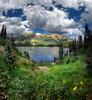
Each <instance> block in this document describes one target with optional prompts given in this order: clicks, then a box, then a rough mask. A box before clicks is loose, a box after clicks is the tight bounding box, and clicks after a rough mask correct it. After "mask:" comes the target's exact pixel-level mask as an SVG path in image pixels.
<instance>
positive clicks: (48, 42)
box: [16, 33, 68, 46]
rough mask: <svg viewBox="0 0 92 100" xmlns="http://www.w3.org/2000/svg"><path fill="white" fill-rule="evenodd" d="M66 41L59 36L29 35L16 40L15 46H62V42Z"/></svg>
mask: <svg viewBox="0 0 92 100" xmlns="http://www.w3.org/2000/svg"><path fill="white" fill-rule="evenodd" d="M67 41H68V40H67V39H66V38H65V37H64V36H63V35H59V34H39V33H37V34H30V35H26V36H24V37H21V39H17V40H16V44H17V45H20V46H21V45H36V46H37V45H43V46H55V45H62V42H67Z"/></svg>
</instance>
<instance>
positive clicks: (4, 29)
mask: <svg viewBox="0 0 92 100" xmlns="http://www.w3.org/2000/svg"><path fill="white" fill-rule="evenodd" d="M6 35H7V32H6V26H5V25H3V26H2V29H1V38H3V39H6Z"/></svg>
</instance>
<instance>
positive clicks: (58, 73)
mask: <svg viewBox="0 0 92 100" xmlns="http://www.w3.org/2000/svg"><path fill="white" fill-rule="evenodd" d="M3 55H4V54H0V69H1V68H2V69H4V70H5V71H7V66H6V65H5V63H4V60H3V57H4V56H3ZM66 62H67V57H65V58H64V59H63V63H62V64H49V65H48V64H47V65H42V66H43V67H44V66H45V69H46V70H45V69H43V70H44V71H40V70H41V69H39V70H36V69H38V67H39V65H35V64H34V63H33V62H32V61H30V60H28V59H27V58H24V57H22V56H19V55H18V54H17V53H16V70H14V72H13V74H14V76H13V78H12V79H11V81H10V82H9V88H8V100H85V99H86V97H87V95H88V94H89V93H92V87H91V84H92V79H91V78H90V77H89V76H88V75H87V73H86V63H85V56H84V55H79V56H76V57H75V56H70V57H69V63H68V64H66ZM46 66H47V68H46ZM47 69H48V70H47ZM35 70H36V71H35ZM8 74H9V73H8ZM2 79H3V78H2ZM0 81H1V79H0ZM4 83H6V81H5V82H4ZM6 87H7V86H6ZM80 98H81V99H80Z"/></svg>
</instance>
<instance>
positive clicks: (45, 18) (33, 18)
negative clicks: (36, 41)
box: [0, 0, 92, 34]
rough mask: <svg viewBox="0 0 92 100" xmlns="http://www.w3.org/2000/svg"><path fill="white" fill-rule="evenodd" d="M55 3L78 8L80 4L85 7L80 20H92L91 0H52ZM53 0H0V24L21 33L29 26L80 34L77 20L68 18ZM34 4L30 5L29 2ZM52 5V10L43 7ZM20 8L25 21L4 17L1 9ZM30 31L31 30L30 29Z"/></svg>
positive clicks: (10, 30) (10, 31) (9, 31)
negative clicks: (25, 18)
mask: <svg viewBox="0 0 92 100" xmlns="http://www.w3.org/2000/svg"><path fill="white" fill-rule="evenodd" d="M54 1H55V2H56V3H57V4H60V5H62V6H63V7H64V8H67V9H68V8H73V9H76V10H79V9H80V6H84V7H86V9H85V12H84V13H82V14H81V19H80V21H81V22H83V21H84V19H86V20H87V22H89V23H91V22H92V12H91V10H92V1H91V0H54ZM52 2H53V0H0V26H1V25H3V24H6V25H7V27H8V33H12V32H15V33H19V34H20V33H23V32H25V31H26V30H30V27H31V28H44V29H46V30H48V31H49V32H54V33H59V32H62V31H64V30H66V32H67V33H73V34H74V33H77V34H80V33H81V31H80V29H79V28H78V22H75V20H74V19H72V18H71V19H69V17H68V14H69V12H66V11H65V10H64V9H57V8H56V7H55V6H54V5H53V4H52ZM32 3H33V4H34V6H32V5H31V4H32ZM43 5H44V6H45V7H53V11H49V10H46V9H45V8H44V7H42V6H43ZM11 8H13V9H16V8H21V9H22V10H23V13H24V15H25V16H26V17H27V20H26V21H22V19H21V18H18V17H12V18H8V17H4V16H3V15H2V12H3V11H6V12H7V10H8V9H11ZM30 31H31V30H30Z"/></svg>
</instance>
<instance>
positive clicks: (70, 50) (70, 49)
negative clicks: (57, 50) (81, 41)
mask: <svg viewBox="0 0 92 100" xmlns="http://www.w3.org/2000/svg"><path fill="white" fill-rule="evenodd" d="M71 53H72V44H71V42H69V54H71Z"/></svg>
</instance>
